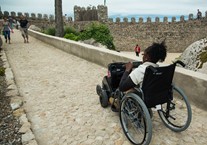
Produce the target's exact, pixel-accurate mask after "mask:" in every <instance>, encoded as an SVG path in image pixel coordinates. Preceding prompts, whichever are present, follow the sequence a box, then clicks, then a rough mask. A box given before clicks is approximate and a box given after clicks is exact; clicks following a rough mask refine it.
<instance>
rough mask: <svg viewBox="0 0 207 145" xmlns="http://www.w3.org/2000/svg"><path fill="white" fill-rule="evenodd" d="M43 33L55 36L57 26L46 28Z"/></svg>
mask: <svg viewBox="0 0 207 145" xmlns="http://www.w3.org/2000/svg"><path fill="white" fill-rule="evenodd" d="M43 33H45V34H47V35H52V36H55V28H54V27H49V28H47V29H46V30H44V31H43Z"/></svg>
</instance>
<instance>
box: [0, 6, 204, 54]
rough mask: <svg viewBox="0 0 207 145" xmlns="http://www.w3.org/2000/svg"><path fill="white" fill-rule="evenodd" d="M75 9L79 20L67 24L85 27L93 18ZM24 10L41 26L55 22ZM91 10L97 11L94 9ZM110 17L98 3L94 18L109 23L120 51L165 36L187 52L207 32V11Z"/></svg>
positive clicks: (174, 49)
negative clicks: (84, 17) (201, 13)
mask: <svg viewBox="0 0 207 145" xmlns="http://www.w3.org/2000/svg"><path fill="white" fill-rule="evenodd" d="M74 9H75V10H74V15H75V21H73V20H72V18H71V17H69V18H68V19H66V18H65V25H68V26H73V27H75V28H77V29H78V30H83V29H84V28H85V26H86V25H87V24H89V23H91V22H92V21H78V20H80V18H79V17H80V13H78V12H76V10H77V9H81V8H80V7H77V6H75V7H74ZM93 9H94V10H96V8H95V7H93V8H92V9H88V12H90V11H91V10H93ZM78 11H81V10H78ZM21 14H23V13H21V12H18V13H17V15H16V13H15V12H11V15H12V17H13V18H15V19H18V18H19V16H20V15H21ZM24 14H25V15H26V16H27V17H28V20H29V22H30V24H33V25H36V26H38V27H39V28H41V29H45V28H47V27H49V26H54V25H55V23H54V16H53V15H50V16H48V15H46V14H44V15H42V14H38V15H37V16H36V15H35V14H34V13H32V14H31V16H29V14H28V13H24ZM88 14H89V15H90V14H93V12H91V13H88ZM94 14H95V11H94ZM1 15H9V12H4V13H2V12H0V17H1ZM107 17H108V14H107V7H106V6H98V8H97V17H96V16H95V15H94V18H96V19H98V21H99V22H102V23H104V24H106V25H108V26H109V29H110V31H111V33H112V35H113V37H114V44H115V46H116V49H117V50H120V51H133V50H134V47H135V45H136V44H139V45H140V46H141V49H142V50H143V49H145V48H146V47H148V46H149V45H151V44H152V43H153V42H160V41H162V40H164V39H165V40H166V45H167V46H168V52H183V51H184V50H185V49H186V48H187V47H188V46H189V45H190V44H192V43H193V42H195V41H197V40H200V39H202V38H204V37H206V36H207V34H206V32H207V12H206V13H205V15H204V16H203V17H202V18H201V19H200V20H196V19H194V18H193V14H189V17H188V19H187V20H185V19H184V16H181V17H180V19H179V20H176V18H175V17H173V18H172V20H171V21H169V20H168V18H167V17H164V20H163V22H161V21H160V18H159V17H156V18H155V22H152V21H151V18H147V22H144V21H143V18H139V21H138V22H136V20H135V18H131V21H129V20H128V18H124V19H123V22H121V21H120V18H116V20H115V22H114V21H113V19H111V18H109V19H108V21H105V20H106V18H107Z"/></svg>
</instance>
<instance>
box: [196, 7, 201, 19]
mask: <svg viewBox="0 0 207 145" xmlns="http://www.w3.org/2000/svg"><path fill="white" fill-rule="evenodd" d="M201 17H202V13H201V12H200V10H199V9H198V12H197V19H198V20H199V19H201Z"/></svg>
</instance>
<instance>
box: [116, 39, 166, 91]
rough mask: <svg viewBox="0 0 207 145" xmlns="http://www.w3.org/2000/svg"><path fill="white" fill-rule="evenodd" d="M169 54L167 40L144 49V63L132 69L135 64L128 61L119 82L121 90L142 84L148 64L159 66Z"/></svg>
mask: <svg viewBox="0 0 207 145" xmlns="http://www.w3.org/2000/svg"><path fill="white" fill-rule="evenodd" d="M166 56H167V47H166V45H165V42H164V41H163V42H161V43H153V44H152V45H151V46H149V47H148V48H146V49H145V50H144V54H143V58H142V59H143V63H142V64H141V65H139V66H138V67H137V68H135V69H134V70H132V68H133V64H132V63H131V62H129V63H127V64H126V65H125V66H126V69H125V72H124V74H123V76H122V78H121V81H120V84H119V90H120V91H122V92H126V91H128V90H131V89H133V88H134V87H135V86H140V87H141V86H142V81H143V78H144V73H145V69H146V68H147V67H148V66H150V65H151V66H153V67H159V65H158V64H157V62H163V61H164V60H165V58H166Z"/></svg>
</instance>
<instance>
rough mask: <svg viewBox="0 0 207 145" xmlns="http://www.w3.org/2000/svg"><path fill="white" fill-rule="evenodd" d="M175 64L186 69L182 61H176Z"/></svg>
mask: <svg viewBox="0 0 207 145" xmlns="http://www.w3.org/2000/svg"><path fill="white" fill-rule="evenodd" d="M174 64H175V65H176V64H180V65H181V66H182V67H185V64H184V63H183V62H182V61H180V60H177V61H175V62H174Z"/></svg>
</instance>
